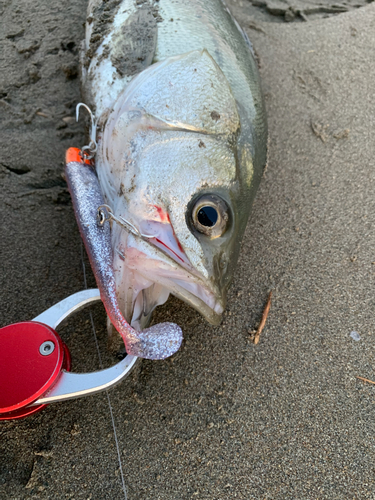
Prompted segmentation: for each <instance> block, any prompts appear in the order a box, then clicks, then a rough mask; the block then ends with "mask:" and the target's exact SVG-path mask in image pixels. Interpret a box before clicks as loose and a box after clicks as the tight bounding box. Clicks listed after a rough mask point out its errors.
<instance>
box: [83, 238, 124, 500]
mask: <svg viewBox="0 0 375 500" xmlns="http://www.w3.org/2000/svg"><path fill="white" fill-rule="evenodd" d="M81 262H82V269H83V281H84V284H85V289H86V290H87V279H86V265H85V261H84V259H83V243H82V241H81ZM89 315H90V322H91V326H92V331H93V334H94V339H95V344H96V350H97V352H98V358H99V365H100V369H101V370H103V363H102V356H101V354H100V349H99V343H98V337H97V335H96V329H95V325H94V318H93V317H92V312H91V311H89ZM105 393H106V395H107V401H108V406H109V413H110V414H111V420H112V427H113V435H114V437H115V443H116V450H117V458H118V463H119V465H120V474H121V483H122V489H123V490H124V497H125V500H127V498H128V495H127V493H126V485H125V479H124V472H123V469H122V462H121V454H120V447H119V443H118V439H117V432H116V424H115V419H114V416H113V410H112V405H111V400H110V398H109V393H108V391H107V390H106V391H105Z"/></svg>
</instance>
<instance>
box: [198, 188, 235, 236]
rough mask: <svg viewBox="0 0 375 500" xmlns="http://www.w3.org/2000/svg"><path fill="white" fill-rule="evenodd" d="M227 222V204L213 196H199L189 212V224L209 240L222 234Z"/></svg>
mask: <svg viewBox="0 0 375 500" xmlns="http://www.w3.org/2000/svg"><path fill="white" fill-rule="evenodd" d="M228 220H229V216H228V206H227V204H226V203H225V201H224V200H222V199H221V198H219V197H218V196H215V195H204V196H201V197H200V198H199V199H198V200H197V201H196V202H195V204H194V206H193V209H192V211H191V222H192V224H193V226H194V228H195V229H196V230H197V231H199V232H200V233H203V234H206V235H207V236H210V237H211V238H217V237H219V236H221V235H222V234H224V232H225V230H226V227H227V224H228Z"/></svg>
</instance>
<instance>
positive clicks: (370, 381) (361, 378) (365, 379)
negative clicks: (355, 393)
mask: <svg viewBox="0 0 375 500" xmlns="http://www.w3.org/2000/svg"><path fill="white" fill-rule="evenodd" d="M356 378H359V380H363V382H368V383H369V384H374V385H375V382H373V381H372V380H369V379H368V378H363V377H358V375H356Z"/></svg>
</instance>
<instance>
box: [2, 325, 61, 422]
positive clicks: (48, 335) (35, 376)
mask: <svg viewBox="0 0 375 500" xmlns="http://www.w3.org/2000/svg"><path fill="white" fill-rule="evenodd" d="M63 369H64V370H66V371H69V370H70V354H69V350H68V348H67V346H66V345H65V344H64V343H63V342H62V340H61V339H60V337H59V335H58V334H57V333H56V332H55V330H53V329H52V328H51V327H49V326H47V325H44V324H42V323H37V322H34V321H27V322H23V323H15V324H12V325H8V326H5V327H4V328H1V329H0V420H8V419H15V418H21V417H24V416H26V415H30V414H31V413H34V412H36V411H38V410H41V409H42V408H43V407H44V406H46V405H37V406H31V407H30V406H29V405H30V404H31V403H33V402H34V401H36V400H37V399H38V398H39V397H40V396H41V395H43V394H45V393H46V392H47V391H48V390H49V389H50V388H51V387H52V386H53V385H54V384H55V382H56V381H57V380H58V378H59V376H60V375H61V372H62V370H63Z"/></svg>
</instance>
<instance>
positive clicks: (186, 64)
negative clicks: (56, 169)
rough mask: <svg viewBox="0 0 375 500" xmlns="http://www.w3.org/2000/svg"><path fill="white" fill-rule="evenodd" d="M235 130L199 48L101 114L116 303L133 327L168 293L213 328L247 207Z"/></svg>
mask: <svg viewBox="0 0 375 500" xmlns="http://www.w3.org/2000/svg"><path fill="white" fill-rule="evenodd" d="M240 132H241V123H240V117H239V114H238V109H237V104H236V101H235V99H234V97H233V95H232V92H231V89H230V86H229V84H228V81H227V79H226V78H225V76H224V74H223V73H222V72H221V70H220V68H219V67H218V65H217V64H216V63H215V61H214V60H213V59H212V57H211V56H210V55H209V54H208V52H207V51H205V50H204V51H193V52H190V53H187V54H185V55H183V56H178V57H172V58H170V59H168V60H166V61H163V62H162V63H158V64H155V65H153V66H151V67H150V68H149V69H147V70H145V71H144V72H142V73H141V74H140V75H138V76H137V77H136V78H134V80H133V81H132V82H131V83H130V84H129V86H128V87H127V88H126V89H125V91H124V92H123V94H122V95H121V96H120V98H119V99H118V101H117V102H116V103H115V105H114V107H113V109H112V110H111V111H110V112H109V113H108V114H107V116H106V122H105V126H104V127H103V133H102V136H101V138H100V142H99V150H98V156H97V171H98V176H99V180H100V184H101V187H102V190H103V194H104V196H105V199H106V201H107V203H108V204H109V205H110V206H111V208H112V211H113V213H114V215H115V217H116V221H115V222H114V223H113V224H112V246H113V251H114V269H115V276H116V287H117V295H118V299H119V304H120V307H122V309H123V313H124V315H125V317H126V318H127V319H128V320H129V321H131V322H132V325H133V326H134V327H139V328H142V327H144V325H145V324H147V322H148V321H149V319H150V315H151V313H152V311H153V309H154V308H155V307H156V306H157V305H159V304H162V303H164V302H165V301H166V300H167V298H168V296H169V293H172V294H173V295H175V296H177V297H179V298H180V299H182V300H184V301H185V302H187V303H188V304H190V305H191V306H193V307H194V308H195V309H197V310H198V311H199V312H200V313H201V314H202V315H203V316H204V317H205V318H206V319H207V320H208V321H209V322H210V323H212V324H219V322H220V319H221V315H222V313H223V310H224V308H225V305H226V295H227V290H228V287H229V284H230V281H231V279H232V277H233V271H234V268H235V265H236V262H237V257H238V253H239V248H240V243H241V239H242V235H243V232H244V229H245V226H246V222H247V218H248V214H249V210H250V203H249V200H250V198H249V196H250V195H249V193H250V192H251V189H250V188H251V183H252V180H253V167H252V155H251V144H250V146H249V145H248V143H247V142H246V141H243V140H242V139H241V134H240Z"/></svg>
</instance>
